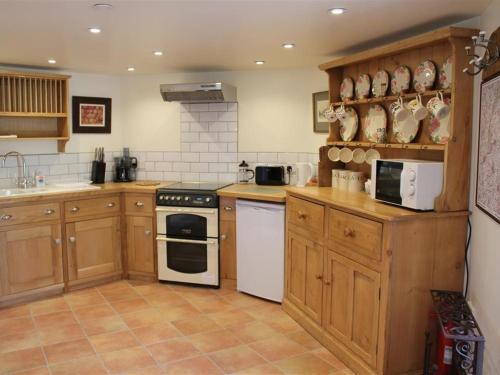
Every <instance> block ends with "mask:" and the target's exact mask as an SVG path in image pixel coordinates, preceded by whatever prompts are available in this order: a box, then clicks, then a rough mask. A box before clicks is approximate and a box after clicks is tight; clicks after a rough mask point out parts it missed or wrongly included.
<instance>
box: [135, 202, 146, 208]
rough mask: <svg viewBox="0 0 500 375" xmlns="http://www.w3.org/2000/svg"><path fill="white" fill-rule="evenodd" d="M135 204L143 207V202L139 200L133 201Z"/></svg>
mask: <svg viewBox="0 0 500 375" xmlns="http://www.w3.org/2000/svg"><path fill="white" fill-rule="evenodd" d="M135 205H136V207H144V203H142V202H141V201H137V202H135Z"/></svg>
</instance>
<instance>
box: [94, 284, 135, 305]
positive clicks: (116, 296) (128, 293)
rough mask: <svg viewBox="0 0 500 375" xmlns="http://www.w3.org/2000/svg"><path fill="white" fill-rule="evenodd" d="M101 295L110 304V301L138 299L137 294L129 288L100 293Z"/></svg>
mask: <svg viewBox="0 0 500 375" xmlns="http://www.w3.org/2000/svg"><path fill="white" fill-rule="evenodd" d="M101 294H102V295H103V296H104V298H106V299H107V300H108V301H109V302H111V301H120V300H124V299H132V298H138V297H140V295H139V293H137V292H136V291H135V290H134V289H132V287H130V286H129V287H127V288H121V289H114V290H106V291H101Z"/></svg>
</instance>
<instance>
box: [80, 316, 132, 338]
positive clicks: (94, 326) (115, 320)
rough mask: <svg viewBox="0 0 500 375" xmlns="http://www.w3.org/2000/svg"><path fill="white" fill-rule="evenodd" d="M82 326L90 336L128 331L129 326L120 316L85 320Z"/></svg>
mask: <svg viewBox="0 0 500 375" xmlns="http://www.w3.org/2000/svg"><path fill="white" fill-rule="evenodd" d="M81 324H82V328H83V330H84V331H85V333H86V334H87V335H88V336H93V335H100V334H103V333H109V332H116V331H123V330H124V329H128V327H127V325H126V324H125V322H124V321H123V319H122V318H121V317H120V316H119V315H114V316H107V317H105V318H98V319H94V320H83V321H82V323H81Z"/></svg>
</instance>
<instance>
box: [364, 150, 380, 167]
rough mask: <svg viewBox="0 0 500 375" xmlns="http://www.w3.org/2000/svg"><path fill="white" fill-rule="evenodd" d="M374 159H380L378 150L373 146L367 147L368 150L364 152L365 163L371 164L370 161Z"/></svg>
mask: <svg viewBox="0 0 500 375" xmlns="http://www.w3.org/2000/svg"><path fill="white" fill-rule="evenodd" d="M375 159H380V152H378V151H377V150H375V149H374V148H371V149H369V150H368V151H366V154H365V163H366V164H369V165H371V164H372V162H373V161H374V160H375Z"/></svg>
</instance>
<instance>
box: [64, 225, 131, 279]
mask: <svg viewBox="0 0 500 375" xmlns="http://www.w3.org/2000/svg"><path fill="white" fill-rule="evenodd" d="M66 241H67V242H66V243H67V245H66V246H67V251H68V276H69V281H70V284H71V281H91V280H93V279H99V278H102V277H106V276H113V275H118V274H120V273H121V270H122V261H121V259H122V255H121V229H120V217H119V216H111V217H106V218H101V219H89V220H82V221H76V222H73V223H69V224H66Z"/></svg>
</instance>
